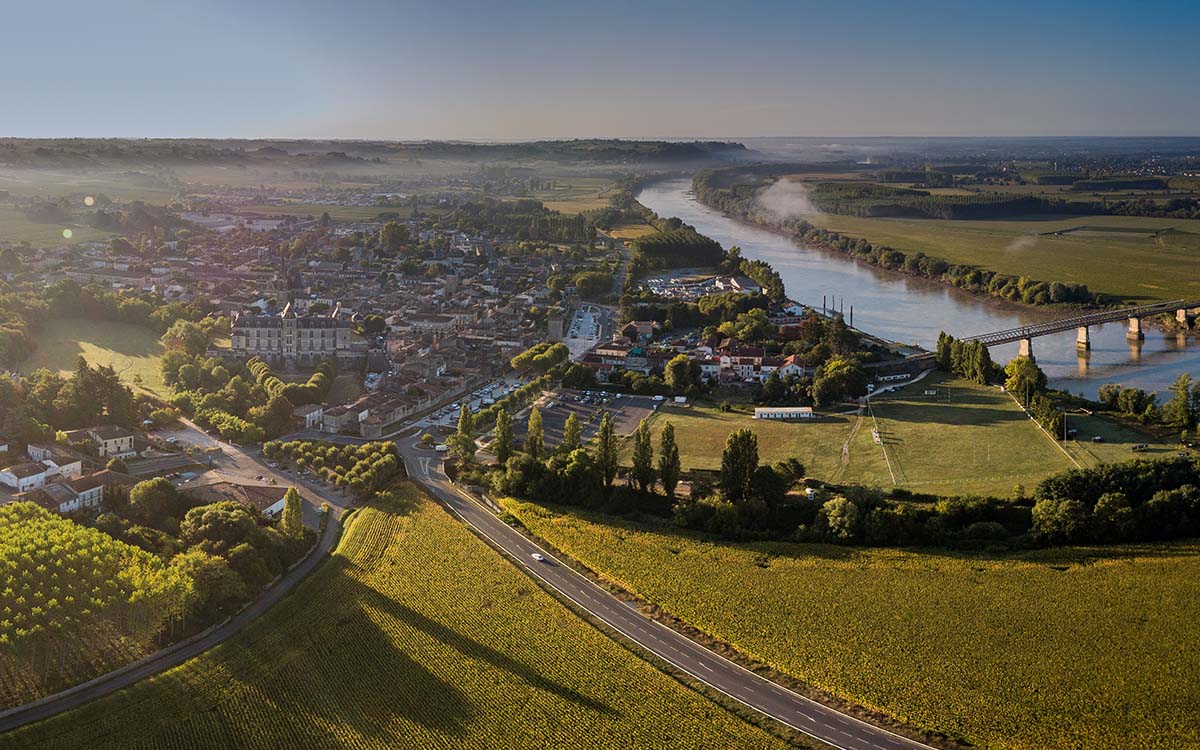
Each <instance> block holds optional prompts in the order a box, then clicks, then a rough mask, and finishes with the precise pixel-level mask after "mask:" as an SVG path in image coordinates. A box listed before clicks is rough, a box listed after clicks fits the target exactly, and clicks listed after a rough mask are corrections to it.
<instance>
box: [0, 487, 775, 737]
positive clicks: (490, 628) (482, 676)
mask: <svg viewBox="0 0 1200 750" xmlns="http://www.w3.org/2000/svg"><path fill="white" fill-rule="evenodd" d="M398 494H399V495H400V497H398V498H396V499H393V500H378V501H375V502H373V503H371V504H369V505H368V506H367V507H366V508H364V509H362V510H360V511H359V512H358V513H356V515H355V516H353V517H352V518H351V520H350V521H349V525H348V528H347V529H346V532H345V537H344V538H343V540H342V542H341V544H340V545H339V547H338V549H337V552H336V553H335V554H334V555H333V557H332V559H331V560H330V561H329V562H327V563H326V564H324V565H323V566H322V567H321V568H319V569H318V571H317V572H315V573H314V574H313V575H312V577H310V578H309V579H308V580H306V581H305V582H304V583H302V584H301V586H300V588H299V589H298V590H297V591H296V593H294V594H293V595H292V596H291V597H289V598H288V599H287V600H285V601H284V602H283V603H281V604H280V605H278V606H277V607H275V608H274V609H273V610H271V611H270V612H269V613H267V615H266V616H264V617H263V618H262V619H260V620H258V621H257V622H255V623H254V624H253V625H251V626H250V627H249V628H247V630H246V631H245V632H243V633H242V634H241V635H239V636H237V637H235V638H234V639H232V640H230V641H228V642H226V643H225V644H223V645H221V646H218V647H217V648H215V649H213V650H211V651H209V652H207V653H205V654H204V655H202V656H200V657H197V658H196V659H193V660H192V661H190V662H188V663H187V664H185V665H183V666H181V667H179V668H177V669H174V670H171V671H170V672H167V673H165V674H163V675H160V676H157V677H154V678H151V679H149V680H146V681H144V682H141V683H138V684H137V685H135V686H134V687H131V688H129V689H127V690H125V691H123V692H121V693H118V694H116V695H113V696H109V697H106V698H103V699H100V700H97V701H94V702H92V703H89V704H88V705H86V706H85V707H83V708H81V709H79V710H76V711H72V712H70V713H67V714H63V715H60V716H58V717H55V718H54V719H51V720H49V721H46V722H43V723H41V724H37V725H34V726H32V727H28V728H26V729H23V730H19V731H17V732H15V733H10V734H8V735H6V736H2V737H0V748H5V749H6V750H8V749H12V750H15V749H16V748H39V750H46V749H50V748H59V749H63V748H88V750H102V749H104V748H113V749H117V748H119V749H120V750H130V749H133V748H160V747H171V748H176V749H186V748H270V749H271V750H275V748H378V749H380V750H383V749H384V748H451V747H453V748H487V749H488V750H492V749H493V748H495V749H503V748H533V747H563V748H567V747H583V746H586V747H590V748H631V749H632V748H648V747H653V748H660V747H662V748H746V749H747V750H749V749H750V748H779V747H783V743H782V742H781V741H780V740H776V739H774V738H773V737H771V736H769V735H767V734H765V733H764V732H763V731H762V730H760V729H758V728H756V727H753V726H750V725H748V724H746V723H745V722H743V721H742V720H740V719H738V718H736V717H735V716H733V715H732V714H730V713H728V712H727V711H726V710H725V709H723V708H721V707H719V706H717V705H716V704H714V703H712V702H710V701H709V700H708V699H707V698H704V697H702V696H700V695H699V694H697V693H695V692H693V691H691V690H690V689H689V688H686V687H684V686H683V685H681V684H680V683H678V682H676V681H675V680H673V679H672V678H670V677H668V676H666V675H665V674H663V673H661V672H659V671H658V670H656V669H655V668H654V667H652V666H650V665H649V664H648V663H646V662H644V661H642V660H641V659H640V658H638V657H636V656H634V655H633V654H632V653H630V652H628V651H626V650H625V649H624V648H623V647H621V646H619V645H617V644H616V643H615V642H614V641H612V640H610V639H609V638H608V637H607V636H605V635H603V634H602V633H600V632H599V631H597V630H595V629H593V628H592V627H591V626H590V625H588V624H586V623H585V622H583V621H582V620H580V619H579V618H578V617H577V616H576V615H574V614H573V613H571V612H570V611H569V610H567V609H566V608H564V607H563V606H561V605H560V604H559V603H558V602H556V601H555V600H553V599H552V598H550V596H549V595H548V594H546V593H544V592H543V591H542V590H541V589H539V588H538V587H537V586H536V585H535V584H534V583H532V582H531V581H530V580H529V579H528V578H526V577H525V576H524V575H522V574H521V573H519V572H518V571H517V570H516V569H515V568H514V567H512V566H511V565H509V564H508V563H507V562H504V561H503V560H501V559H500V557H499V556H498V555H497V554H496V553H494V552H493V551H491V550H490V549H489V548H488V547H486V546H485V545H484V544H483V542H481V541H479V540H478V539H477V538H476V537H474V536H473V535H472V534H471V533H470V532H469V531H467V529H466V528H465V527H464V526H462V525H461V524H460V523H458V522H457V521H455V520H453V519H452V518H451V517H450V516H449V515H448V514H447V513H446V512H445V511H443V510H442V509H441V508H440V507H438V506H435V505H433V504H432V503H431V502H429V501H428V500H425V499H423V498H421V497H420V496H419V495H417V494H416V492H415V491H414V490H413V489H412V488H411V486H406V487H404V488H402V489H401V490H400V491H399V493H398Z"/></svg>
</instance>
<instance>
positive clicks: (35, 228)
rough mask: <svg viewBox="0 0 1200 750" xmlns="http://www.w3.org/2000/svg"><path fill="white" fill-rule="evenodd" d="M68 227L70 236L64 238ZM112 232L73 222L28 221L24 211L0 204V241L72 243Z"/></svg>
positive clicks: (46, 243)
mask: <svg viewBox="0 0 1200 750" xmlns="http://www.w3.org/2000/svg"><path fill="white" fill-rule="evenodd" d="M64 229H70V230H71V237H70V238H64V237H63V230H64ZM112 236H113V233H112V232H106V231H104V230H102V229H95V228H93V227H88V226H76V225H74V224H41V223H38V222H33V221H30V220H29V218H28V217H26V215H25V212H24V211H21V210H19V209H15V208H11V207H9V206H0V242H11V243H14V244H15V243H21V242H28V243H30V244H31V245H48V246H51V247H53V246H56V245H74V244H75V243H77V242H88V241H92V240H106V239H108V238H109V237H112Z"/></svg>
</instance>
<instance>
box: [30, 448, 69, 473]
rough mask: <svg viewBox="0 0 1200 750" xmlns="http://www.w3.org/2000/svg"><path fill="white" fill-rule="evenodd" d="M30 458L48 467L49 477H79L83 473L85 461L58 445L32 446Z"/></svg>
mask: <svg viewBox="0 0 1200 750" xmlns="http://www.w3.org/2000/svg"><path fill="white" fill-rule="evenodd" d="M25 452H26V453H28V454H29V457H30V458H32V459H33V460H34V461H37V462H39V463H41V464H42V465H43V466H45V467H46V470H47V471H46V476H47V477H54V476H59V477H67V478H71V477H77V476H79V475H80V474H82V473H83V459H82V458H80V457H79V456H78V455H76V454H75V453H73V452H72V451H68V450H65V449H63V448H60V447H58V446H57V445H30V446H29V447H28V448H26V449H25Z"/></svg>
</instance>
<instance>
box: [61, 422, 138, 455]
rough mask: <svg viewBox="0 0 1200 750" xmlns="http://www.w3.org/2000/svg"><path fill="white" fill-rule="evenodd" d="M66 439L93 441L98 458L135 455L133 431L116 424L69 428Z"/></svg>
mask: <svg viewBox="0 0 1200 750" xmlns="http://www.w3.org/2000/svg"><path fill="white" fill-rule="evenodd" d="M67 440H68V441H69V442H70V443H72V444H78V443H83V442H91V443H93V444H94V445H95V446H96V455H97V456H99V457H100V458H126V457H128V456H136V455H137V451H136V450H134V447H133V432H131V431H130V430H127V429H125V428H124V427H118V426H116V425H111V424H106V425H100V426H99V427H88V428H87V429H83V430H71V431H70V432H68V433H67Z"/></svg>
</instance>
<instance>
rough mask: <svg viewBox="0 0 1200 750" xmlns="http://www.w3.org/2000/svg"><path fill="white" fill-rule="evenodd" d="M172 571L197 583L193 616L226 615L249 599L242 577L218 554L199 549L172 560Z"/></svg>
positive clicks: (179, 555) (181, 554)
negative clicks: (202, 614)
mask: <svg viewBox="0 0 1200 750" xmlns="http://www.w3.org/2000/svg"><path fill="white" fill-rule="evenodd" d="M171 570H172V571H176V572H179V573H182V574H183V575H185V576H186V577H187V578H189V579H191V580H192V581H193V582H194V583H195V586H196V599H195V601H194V604H193V607H192V612H193V614H200V613H205V614H207V613H210V612H211V613H215V614H217V615H221V614H226V613H229V612H232V611H233V610H234V609H236V608H237V607H238V605H240V604H241V603H242V602H244V601H246V600H247V599H248V598H249V592H248V591H247V590H246V584H245V583H244V582H243V581H242V578H241V576H239V575H238V574H237V573H235V572H234V571H233V569H232V568H230V567H229V563H228V562H226V561H225V560H224V559H223V558H221V557H218V556H217V555H213V554H210V553H208V552H205V551H203V550H199V549H193V550H189V551H187V552H183V553H180V554H178V555H176V556H175V557H174V558H172V560H171Z"/></svg>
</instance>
